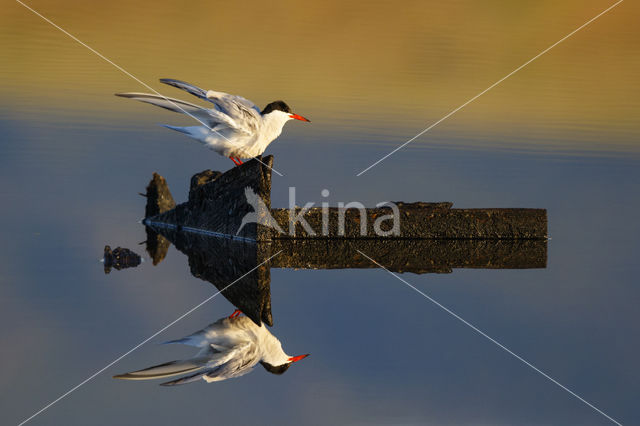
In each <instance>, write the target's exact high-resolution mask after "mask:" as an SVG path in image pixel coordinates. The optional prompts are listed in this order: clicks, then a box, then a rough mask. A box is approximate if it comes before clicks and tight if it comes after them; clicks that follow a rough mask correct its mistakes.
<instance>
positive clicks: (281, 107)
mask: <svg viewBox="0 0 640 426" xmlns="http://www.w3.org/2000/svg"><path fill="white" fill-rule="evenodd" d="M276 110H277V111H282V112H291V108H289V105H287V104H285V103H284V101H274V102H271V103H270V104H269V105H267V106H266V107H264V109H263V110H262V112H261V113H260V114H262V115H265V114H269V113H270V112H271V111H276Z"/></svg>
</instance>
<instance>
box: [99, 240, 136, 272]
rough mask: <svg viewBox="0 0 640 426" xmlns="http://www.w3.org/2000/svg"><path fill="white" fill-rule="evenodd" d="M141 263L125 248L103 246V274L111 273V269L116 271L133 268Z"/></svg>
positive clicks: (134, 254)
mask: <svg viewBox="0 0 640 426" xmlns="http://www.w3.org/2000/svg"><path fill="white" fill-rule="evenodd" d="M140 262H142V258H141V257H140V256H139V255H137V254H136V253H134V252H132V251H131V250H129V249H127V248H122V247H116V248H115V249H113V250H111V247H109V246H104V273H105V274H108V273H109V272H111V268H115V269H116V270H118V271H119V270H120V269H125V268H135V267H136V266H138V265H139V264H140Z"/></svg>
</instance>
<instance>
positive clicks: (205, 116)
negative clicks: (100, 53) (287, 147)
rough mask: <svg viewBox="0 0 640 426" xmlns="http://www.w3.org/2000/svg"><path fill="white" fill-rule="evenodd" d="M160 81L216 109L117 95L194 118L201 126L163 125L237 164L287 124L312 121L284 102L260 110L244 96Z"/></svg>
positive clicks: (144, 96) (153, 97) (154, 97)
mask: <svg viewBox="0 0 640 426" xmlns="http://www.w3.org/2000/svg"><path fill="white" fill-rule="evenodd" d="M160 81H161V82H162V83H165V84H168V85H170V86H173V87H177V88H178V89H182V90H184V91H186V92H189V93H191V94H192V95H194V96H196V97H198V98H200V99H203V100H205V101H208V102H211V103H212V104H213V108H203V107H201V106H198V105H195V104H192V103H190V102H185V101H181V100H178V99H173V98H167V97H164V96H161V95H154V94H149V93H116V96H121V97H124V98H131V99H135V100H138V101H141V102H146V103H148V104H152V105H156V106H159V107H162V108H165V109H168V110H169V111H174V112H179V113H182V114H187V115H189V116H191V117H192V118H195V119H196V120H198V121H199V122H200V123H202V125H200V126H189V127H176V126H170V125H164V126H165V127H167V128H169V129H172V130H175V131H178V132H181V133H184V134H186V135H187V136H189V137H191V138H193V139H195V140H197V141H199V142H201V143H203V144H204V145H205V146H207V147H208V148H210V149H212V150H213V151H215V152H217V153H218V154H220V155H224V156H225V157H229V158H230V159H231V160H232V161H233V162H234V164H236V165H240V164H242V159H243V158H253V157H256V156H258V155H261V154H262V153H263V152H264V151H265V150H266V149H267V146H269V144H270V143H271V142H273V140H275V139H276V138H277V137H278V136H280V133H282V128H283V127H284V125H285V123H286V122H287V121H289V120H300V121H306V122H310V120H308V119H306V118H304V117H303V116H301V115H298V114H294V113H293V112H292V111H291V108H289V106H288V105H287V104H286V103H284V102H283V101H275V102H271V103H270V104H268V105H267V106H266V107H264V109H263V110H260V108H258V107H257V106H256V105H255V104H254V103H253V102H251V101H250V100H248V99H245V98H243V97H242V96H236V95H229V94H227V93H223V92H216V91H213V90H204V89H201V88H199V87H196V86H194V85H192V84H189V83H185V82H184V81H180V80H173V79H170V78H163V79H160Z"/></svg>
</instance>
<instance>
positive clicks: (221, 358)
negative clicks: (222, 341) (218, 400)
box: [161, 342, 259, 386]
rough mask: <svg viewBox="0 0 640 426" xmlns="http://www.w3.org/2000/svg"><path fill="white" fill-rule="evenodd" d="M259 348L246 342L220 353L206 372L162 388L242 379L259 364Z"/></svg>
mask: <svg viewBox="0 0 640 426" xmlns="http://www.w3.org/2000/svg"><path fill="white" fill-rule="evenodd" d="M258 356H259V353H258V348H257V346H256V345H255V344H253V343H251V342H245V343H243V344H242V345H239V346H237V347H235V348H234V349H231V350H228V351H224V352H218V353H216V355H215V357H213V358H212V360H211V361H210V362H209V363H207V367H206V368H205V369H204V370H201V371H198V372H197V373H195V374H192V375H190V376H185V377H181V378H179V379H176V380H172V381H170V382H165V383H162V384H161V385H162V386H176V385H184V384H187V383H192V382H195V381H197V380H200V379H204V380H205V381H207V382H208V383H211V382H219V381H222V380H227V379H231V378H234V377H240V376H242V375H245V374H247V373H248V372H249V371H251V370H252V369H253V367H254V366H255V365H256V364H257V363H258V360H259V358H258Z"/></svg>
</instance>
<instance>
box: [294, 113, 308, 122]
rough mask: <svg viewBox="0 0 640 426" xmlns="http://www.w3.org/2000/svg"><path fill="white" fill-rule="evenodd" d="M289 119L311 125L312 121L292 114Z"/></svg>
mask: <svg viewBox="0 0 640 426" xmlns="http://www.w3.org/2000/svg"><path fill="white" fill-rule="evenodd" d="M289 117H291V118H295V119H296V120H300V121H306V122H307V123H311V120H308V119H306V118H304V117H303V116H301V115H298V114H291V115H289Z"/></svg>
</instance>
